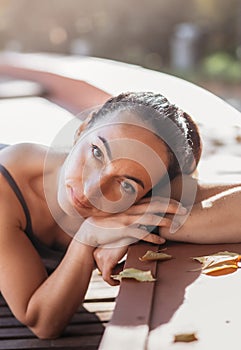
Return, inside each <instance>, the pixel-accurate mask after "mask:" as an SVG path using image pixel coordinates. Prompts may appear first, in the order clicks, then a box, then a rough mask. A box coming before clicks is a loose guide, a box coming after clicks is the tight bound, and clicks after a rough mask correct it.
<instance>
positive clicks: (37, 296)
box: [0, 213, 94, 338]
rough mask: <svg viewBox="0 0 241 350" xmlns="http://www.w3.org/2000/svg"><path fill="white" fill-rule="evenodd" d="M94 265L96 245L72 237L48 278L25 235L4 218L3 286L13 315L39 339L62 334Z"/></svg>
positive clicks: (0, 246) (0, 248) (0, 243)
mask: <svg viewBox="0 0 241 350" xmlns="http://www.w3.org/2000/svg"><path fill="white" fill-rule="evenodd" d="M6 214H7V213H6ZM4 216H5V217H6V215H4ZM8 217H9V214H8ZM1 219H2V217H1ZM8 221H9V222H8ZM93 267H94V260H93V248H92V247H89V246H85V245H83V244H81V243H79V242H77V241H76V240H73V241H72V242H71V244H70V246H69V248H68V251H67V253H66V255H65V257H64V259H63V260H62V262H61V263H60V265H59V266H58V267H57V269H56V270H55V271H54V272H53V274H52V275H51V276H50V277H48V276H47V273H46V271H45V268H44V266H43V264H42V262H41V259H40V257H39V255H38V254H37V252H36V250H35V249H34V248H33V246H32V244H31V242H30V241H29V239H28V238H27V237H26V234H25V233H24V232H22V231H21V230H20V228H17V227H15V228H14V227H13V225H12V223H11V222H10V220H6V219H3V220H1V227H0V289H1V292H2V294H3V296H4V298H5V299H6V301H7V303H8V304H9V306H10V308H11V310H12V312H13V313H14V315H15V316H16V317H17V318H18V319H19V320H20V321H21V322H22V323H24V324H25V325H27V326H28V327H29V328H30V329H31V330H32V331H33V332H34V333H35V334H36V335H37V336H38V337H39V338H56V337H57V336H58V335H59V334H60V333H61V331H62V330H63V329H64V327H65V326H66V325H67V323H68V322H69V319H70V318H71V316H72V315H73V314H74V312H75V311H76V309H77V307H78V306H79V304H80V303H81V302H82V300H83V298H84V295H85V292H86V289H87V287H88V283H89V280H90V277H91V273H92V269H93Z"/></svg>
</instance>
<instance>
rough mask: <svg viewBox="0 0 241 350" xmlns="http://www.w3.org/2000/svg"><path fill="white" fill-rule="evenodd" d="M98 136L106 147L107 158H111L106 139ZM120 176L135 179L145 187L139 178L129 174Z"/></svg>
mask: <svg viewBox="0 0 241 350" xmlns="http://www.w3.org/2000/svg"><path fill="white" fill-rule="evenodd" d="M98 138H99V139H100V140H101V141H102V142H103V145H104V146H105V149H106V152H107V155H108V157H109V159H112V154H111V149H110V145H109V143H108V141H107V140H106V139H105V138H104V137H102V136H98ZM122 176H123V177H125V178H127V179H130V180H133V181H135V182H136V183H137V184H139V185H140V186H141V187H142V188H143V189H144V188H145V186H144V183H143V181H141V180H140V179H137V178H136V177H134V176H130V175H122Z"/></svg>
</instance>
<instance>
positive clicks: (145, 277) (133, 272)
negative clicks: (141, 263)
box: [111, 268, 156, 282]
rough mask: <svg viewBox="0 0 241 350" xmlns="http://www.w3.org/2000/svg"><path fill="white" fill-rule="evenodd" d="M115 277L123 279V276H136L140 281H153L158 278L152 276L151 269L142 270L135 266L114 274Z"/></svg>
mask: <svg viewBox="0 0 241 350" xmlns="http://www.w3.org/2000/svg"><path fill="white" fill-rule="evenodd" d="M111 277H112V278H113V279H115V280H118V281H121V280H122V278H134V279H135V280H137V281H139V282H152V281H155V280H156V279H155V278H154V277H153V276H152V274H151V271H150V270H148V271H142V270H138V269H134V268H129V269H125V270H123V271H121V272H120V273H119V274H118V275H112V276H111Z"/></svg>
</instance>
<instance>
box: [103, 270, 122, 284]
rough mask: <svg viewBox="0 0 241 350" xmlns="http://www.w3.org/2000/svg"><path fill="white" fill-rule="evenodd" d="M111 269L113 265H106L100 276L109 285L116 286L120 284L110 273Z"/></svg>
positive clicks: (111, 272)
mask: <svg viewBox="0 0 241 350" xmlns="http://www.w3.org/2000/svg"><path fill="white" fill-rule="evenodd" d="M113 269H114V267H113V266H112V267H111V266H108V267H105V268H104V269H103V271H102V278H103V280H104V281H105V282H107V283H108V284H109V285H111V286H117V285H118V284H120V282H119V281H117V280H114V279H113V278H112V277H111V275H113V274H114V273H113Z"/></svg>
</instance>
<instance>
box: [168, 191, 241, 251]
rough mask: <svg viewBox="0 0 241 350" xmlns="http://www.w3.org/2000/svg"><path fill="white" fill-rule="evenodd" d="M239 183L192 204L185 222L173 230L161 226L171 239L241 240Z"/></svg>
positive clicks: (198, 240)
mask: <svg viewBox="0 0 241 350" xmlns="http://www.w3.org/2000/svg"><path fill="white" fill-rule="evenodd" d="M240 208H241V186H239V187H235V188H233V189H229V190H227V191H224V192H222V193H220V194H218V195H216V196H213V197H211V198H209V199H207V200H204V201H202V202H200V203H197V204H194V206H193V207H192V208H191V211H190V214H189V216H188V217H187V219H186V221H185V222H184V224H183V225H182V226H181V227H180V229H178V230H177V231H176V232H175V233H170V232H169V230H163V231H162V232H161V235H162V236H163V237H164V238H167V239H170V240H177V241H183V242H191V243H202V244H212V243H232V242H233V243H237V242H241V215H240V214H241V209H240Z"/></svg>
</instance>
